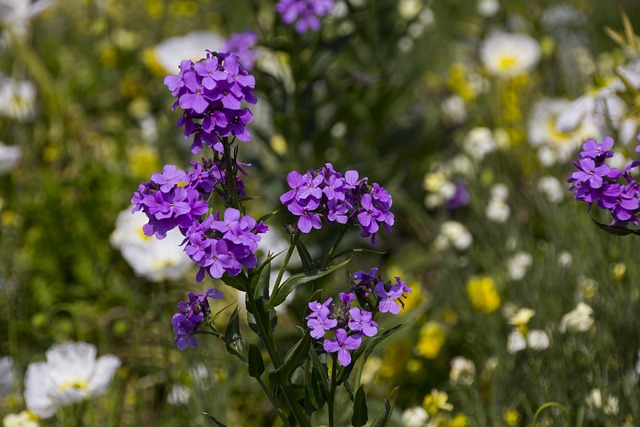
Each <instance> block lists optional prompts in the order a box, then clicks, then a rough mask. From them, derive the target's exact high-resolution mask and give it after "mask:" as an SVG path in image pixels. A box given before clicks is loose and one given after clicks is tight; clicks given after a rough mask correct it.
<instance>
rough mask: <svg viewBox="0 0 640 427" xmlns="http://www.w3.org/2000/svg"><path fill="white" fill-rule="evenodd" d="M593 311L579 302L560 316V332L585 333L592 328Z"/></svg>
mask: <svg viewBox="0 0 640 427" xmlns="http://www.w3.org/2000/svg"><path fill="white" fill-rule="evenodd" d="M593 323H594V320H593V309H592V308H591V307H589V306H588V305H587V304H585V303H583V302H579V303H578V305H577V306H576V308H574V309H573V310H571V311H570V312H568V313H567V314H565V315H564V316H562V320H561V321H560V328H559V330H560V332H561V333H563V334H564V333H565V332H585V331H588V330H589V329H591V327H592V326H593Z"/></svg>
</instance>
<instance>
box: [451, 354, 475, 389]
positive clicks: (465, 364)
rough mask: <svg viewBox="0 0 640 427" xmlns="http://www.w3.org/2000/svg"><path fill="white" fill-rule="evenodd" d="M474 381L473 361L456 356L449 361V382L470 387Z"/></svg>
mask: <svg viewBox="0 0 640 427" xmlns="http://www.w3.org/2000/svg"><path fill="white" fill-rule="evenodd" d="M475 379H476V365H475V364H474V363H473V360H470V359H467V358H465V357H462V356H456V357H454V358H453V359H451V370H450V371H449V380H451V382H452V383H454V384H460V385H464V386H470V385H472V384H473V383H474V381H475Z"/></svg>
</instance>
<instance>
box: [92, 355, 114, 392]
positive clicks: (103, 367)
mask: <svg viewBox="0 0 640 427" xmlns="http://www.w3.org/2000/svg"><path fill="white" fill-rule="evenodd" d="M120 364H121V362H120V359H118V358H117V357H116V356H114V355H111V354H107V355H104V356H102V357H100V358H99V359H98V360H97V362H96V364H95V371H94V372H93V376H92V377H91V380H90V381H89V394H90V395H91V397H95V396H100V395H102V394H104V392H105V391H106V389H107V387H108V386H109V384H110V383H111V380H112V379H113V375H114V374H115V373H116V370H117V369H118V368H119V367H120Z"/></svg>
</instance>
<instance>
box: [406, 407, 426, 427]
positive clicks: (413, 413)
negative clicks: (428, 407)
mask: <svg viewBox="0 0 640 427" xmlns="http://www.w3.org/2000/svg"><path fill="white" fill-rule="evenodd" d="M427 421H429V414H428V413H427V411H425V410H424V408H423V407H422V406H414V407H413V408H409V409H407V410H405V411H404V412H403V413H402V425H403V426H404V427H424V425H425V424H426V422H427Z"/></svg>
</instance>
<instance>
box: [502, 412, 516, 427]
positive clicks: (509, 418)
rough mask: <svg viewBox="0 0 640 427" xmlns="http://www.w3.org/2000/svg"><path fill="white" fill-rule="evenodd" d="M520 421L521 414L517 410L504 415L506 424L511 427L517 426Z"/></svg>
mask: <svg viewBox="0 0 640 427" xmlns="http://www.w3.org/2000/svg"><path fill="white" fill-rule="evenodd" d="M519 419H520V412H518V410H517V409H509V410H508V411H506V412H505V413H504V422H505V423H507V425H509V426H515V425H516V424H518V420H519Z"/></svg>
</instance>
